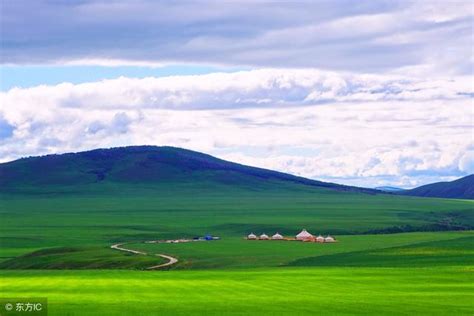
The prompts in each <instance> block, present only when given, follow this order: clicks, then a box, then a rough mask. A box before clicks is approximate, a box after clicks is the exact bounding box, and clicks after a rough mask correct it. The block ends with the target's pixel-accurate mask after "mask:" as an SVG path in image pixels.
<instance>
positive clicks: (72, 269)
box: [0, 186, 474, 315]
mask: <svg viewBox="0 0 474 316" xmlns="http://www.w3.org/2000/svg"><path fill="white" fill-rule="evenodd" d="M214 189H215V188H212V187H208V188H206V189H201V190H197V189H196V188H188V189H186V188H183V187H138V186H135V187H128V188H125V189H124V188H120V187H118V188H111V190H110V191H107V190H105V191H101V192H100V194H99V193H95V192H94V188H93V187H89V188H88V189H87V190H84V191H77V192H62V191H61V192H59V191H58V192H57V193H51V192H48V193H41V192H37V193H36V194H13V193H9V194H6V193H3V194H2V195H1V196H0V216H1V219H2V220H1V222H0V257H1V258H0V276H1V279H0V289H1V296H2V297H15V296H19V297H25V296H26V297H28V296H45V297H48V299H49V310H50V315H131V314H136V315H222V314H228V315H314V314H319V315H354V314H356V315H371V314H374V315H446V314H452V315H472V313H473V311H474V304H473V303H472V302H471V301H472V300H471V299H472V297H473V294H474V292H473V291H474V288H473V281H474V280H473V278H472V276H473V272H474V249H473V246H472V245H473V244H474V243H473V241H474V232H473V231H472V230H469V229H472V227H473V224H474V211H473V206H474V204H473V202H472V201H466V200H446V199H428V198H412V197H402V196H393V195H366V194H360V193H341V192H335V191H330V190H327V189H319V188H306V189H304V190H302V189H300V188H297V187H292V186H286V187H283V188H280V189H278V190H276V189H259V188H255V189H252V190H251V189H248V188H238V187H237V188H236V187H233V188H232V189H231V188H230V187H222V188H220V189H219V190H214ZM117 192H121V194H117ZM301 228H306V229H308V230H309V231H310V232H313V233H315V234H319V233H322V234H331V235H335V236H336V238H337V239H338V241H339V242H338V243H335V244H312V243H301V242H285V241H281V242H278V241H246V240H244V239H243V236H245V235H246V234H248V233H250V232H254V233H257V234H259V233H263V232H265V233H267V234H273V233H274V232H276V231H279V232H280V233H282V234H285V235H294V234H295V233H297V232H298V231H299V230H300V229H301ZM449 229H465V230H459V231H444V230H449ZM466 229H467V230H466ZM430 230H431V231H430ZM433 230H439V231H433ZM397 231H406V232H404V233H394V234H384V232H397ZM208 233H210V234H213V235H218V236H221V237H222V240H219V241H211V242H194V243H183V244H145V243H143V241H145V240H156V239H163V238H180V237H193V236H198V235H200V236H202V235H204V234H208ZM375 233H376V234H375ZM117 242H128V244H127V246H128V247H129V248H133V249H137V250H144V251H146V252H147V253H150V254H155V253H164V254H168V255H171V256H175V257H177V258H178V259H179V262H178V264H176V265H175V266H172V267H171V268H169V269H166V271H141V270H143V269H144V268H145V267H148V266H151V265H156V264H159V263H160V262H162V261H163V259H161V258H159V257H155V256H142V255H133V254H127V253H123V252H119V251H117V250H112V249H110V245H111V244H113V243H117Z"/></svg>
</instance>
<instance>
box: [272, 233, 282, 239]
mask: <svg viewBox="0 0 474 316" xmlns="http://www.w3.org/2000/svg"><path fill="white" fill-rule="evenodd" d="M272 239H273V240H282V239H283V236H282V235H280V234H279V233H276V234H275V235H273V236H272Z"/></svg>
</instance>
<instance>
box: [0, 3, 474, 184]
mask: <svg viewBox="0 0 474 316" xmlns="http://www.w3.org/2000/svg"><path fill="white" fill-rule="evenodd" d="M473 11H474V8H473V4H472V3H471V2H470V1H357V2H354V1H345V0H338V1H323V0H321V1H298V2H279V1H274V2H272V1H233V2H210V1H185V2H184V1H183V2H169V1H149V0H138V1H126V0H111V1H103V0H77V1H63V0H54V1H52V0H38V1H26V0H16V1H7V2H5V3H3V4H2V7H1V19H0V23H1V25H0V26H1V27H0V38H1V47H0V50H1V56H2V59H1V62H2V64H1V65H0V71H1V73H0V79H1V81H0V90H1V92H0V98H1V100H0V101H1V102H0V161H10V160H13V159H17V158H19V157H22V156H27V155H40V154H47V153H54V152H68V151H76V150H86V149H91V148H96V147H110V146H124V145H138V144H152V145H173V146H180V147H186V148H190V149H195V150H199V151H204V152H207V153H210V154H214V155H217V156H219V157H222V158H224V159H230V160H234V161H238V162H242V163H247V164H251V165H256V166H261V167H266V168H271V169H277V170H280V171H284V172H291V173H294V174H298V175H301V176H305V177H310V178H315V179H322V180H328V181H336V182H340V183H346V184H353V185H363V186H378V185H394V186H402V187H413V186H416V185H420V184H424V183H428V182H433V181H438V180H451V179H454V178H457V177H460V176H463V175H467V174H470V173H472V172H474V157H473V153H474V140H473V129H472V123H473V103H472V101H473V100H472V96H473V95H474V89H473V86H472V79H473V77H472V71H473V65H472V63H473V60H474V58H473V56H472V45H473V43H472V41H473V40H472V34H473Z"/></svg>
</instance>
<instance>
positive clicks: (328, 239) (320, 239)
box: [247, 229, 336, 242]
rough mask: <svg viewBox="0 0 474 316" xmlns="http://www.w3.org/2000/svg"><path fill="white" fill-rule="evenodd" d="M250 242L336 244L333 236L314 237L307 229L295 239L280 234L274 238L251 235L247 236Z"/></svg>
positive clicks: (264, 235) (263, 235)
mask: <svg viewBox="0 0 474 316" xmlns="http://www.w3.org/2000/svg"><path fill="white" fill-rule="evenodd" d="M247 239H248V240H298V241H309V242H336V239H335V238H334V237H331V236H327V237H323V236H321V235H319V236H318V237H315V236H313V235H312V234H310V233H308V232H307V231H306V229H303V230H302V231H301V232H300V233H299V234H298V235H296V237H295V238H285V237H283V236H282V235H280V234H279V233H276V234H275V235H273V236H272V237H269V236H268V235H266V234H265V233H264V234H261V235H260V236H259V237H257V235H255V234H253V233H251V234H249V235H248V236H247Z"/></svg>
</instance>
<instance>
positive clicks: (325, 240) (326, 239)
mask: <svg viewBox="0 0 474 316" xmlns="http://www.w3.org/2000/svg"><path fill="white" fill-rule="evenodd" d="M335 241H336V240H335V239H334V238H333V237H331V236H327V237H326V238H324V242H335Z"/></svg>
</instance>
